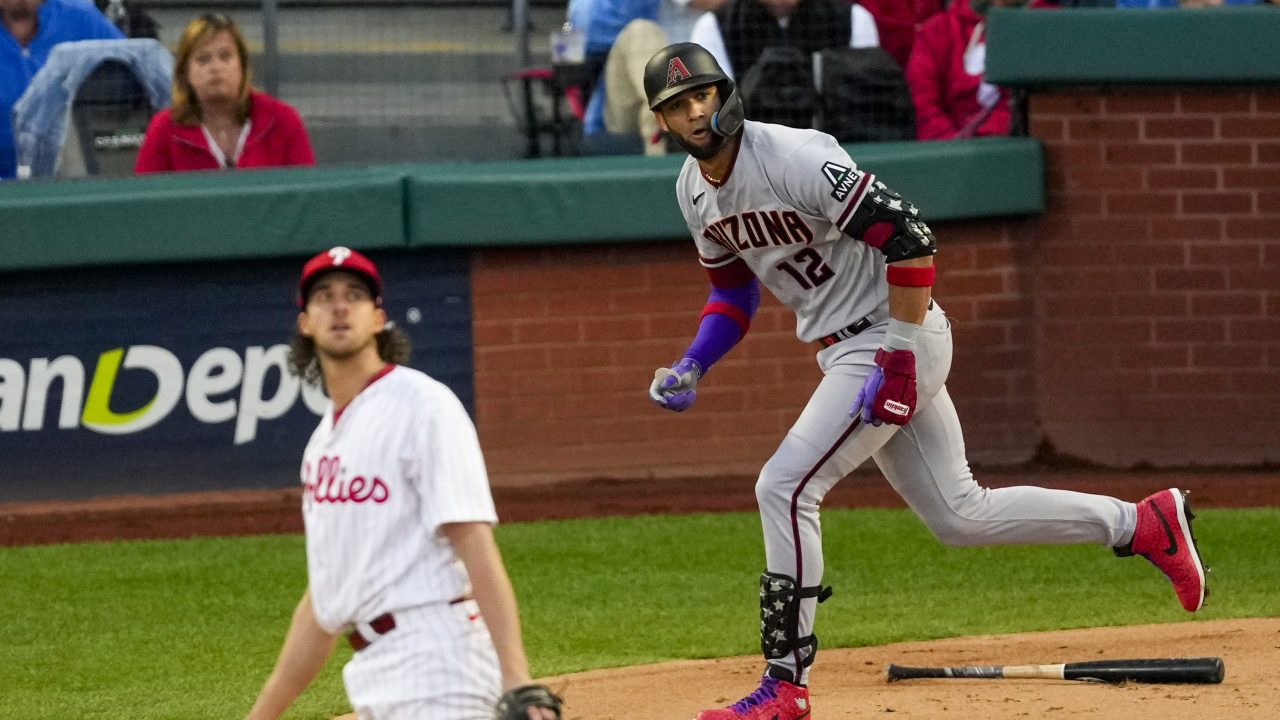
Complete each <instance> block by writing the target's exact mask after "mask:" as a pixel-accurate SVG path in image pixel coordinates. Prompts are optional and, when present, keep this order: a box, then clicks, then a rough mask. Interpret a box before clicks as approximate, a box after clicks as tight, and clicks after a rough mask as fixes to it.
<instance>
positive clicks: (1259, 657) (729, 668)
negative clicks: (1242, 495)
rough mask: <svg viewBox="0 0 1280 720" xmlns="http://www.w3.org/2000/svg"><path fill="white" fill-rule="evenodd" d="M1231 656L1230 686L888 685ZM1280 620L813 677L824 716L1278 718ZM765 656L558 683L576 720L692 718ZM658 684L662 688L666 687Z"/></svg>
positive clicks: (909, 659) (993, 648) (912, 646)
mask: <svg viewBox="0 0 1280 720" xmlns="http://www.w3.org/2000/svg"><path fill="white" fill-rule="evenodd" d="M1209 656H1216V657H1222V658H1224V660H1225V663H1226V668H1227V674H1226V679H1225V680H1224V681H1223V683H1222V684H1221V685H1140V684H1125V685H1116V686H1113V685H1101V684H1094V683H1085V682H1070V681H1062V680H910V681H904V682H899V683H894V684H893V685H890V684H888V683H887V682H885V673H884V669H885V666H886V665H888V664H889V663H891V662H896V663H899V664H907V665H927V666H937V665H991V664H1040V663H1051V662H1068V661H1084V660H1099V659H1107V658H1127V657H1209ZM1277 659H1280V619H1274V618H1273V619H1267V620H1231V621H1227V620H1219V621H1207V622H1194V623H1180V624H1175V625H1144V626H1135V627H1121V628H1103V629H1089V630H1065V631H1057V632H1046V633H1026V634H1022V635H1001V636H983V637H972V638H954V639H950V640H936V641H932V642H913V643H901V644H897V645H884V646H880V647H870V648H854V649H841V650H824V651H822V653H821V656H820V659H819V662H818V664H816V665H814V671H813V676H812V677H811V678H810V680H811V682H810V687H811V688H812V691H811V693H812V694H811V697H810V700H811V701H812V703H813V715H812V717H813V718H814V719H815V720H817V719H819V718H821V719H824V720H825V719H826V718H868V719H870V718H901V719H902V720H920V719H928V720H933V719H939V720H942V719H945V720H1005V719H1006V718H1008V719H1011V720H1012V719H1017V720H1022V719H1023V718H1027V719H1029V720H1037V719H1040V718H1071V719H1072V720H1077V719H1086V718H1087V719H1089V720H1149V719H1153V720H1154V719H1158V720H1227V719H1228V718H1229V719H1230V720H1274V718H1275V717H1277V713H1278V712H1280V711H1277V708H1280V687H1277V684H1276V682H1275V681H1274V678H1273V677H1272V676H1271V668H1273V667H1275V663H1276V660H1277ZM759 673H760V659H759V658H758V657H750V658H729V659H722V660H705V661H682V662H674V663H664V664H661V665H644V666H639V667H630V668H622V669H619V670H592V671H590V672H584V673H576V674H573V675H563V676H560V677H554V678H550V679H548V680H547V682H548V683H549V684H550V685H551V686H552V687H553V688H554V689H556V690H557V691H558V692H562V693H563V695H564V697H565V699H566V711H567V712H566V713H565V717H566V718H568V719H569V720H687V719H688V718H692V717H693V716H694V715H695V714H697V712H698V710H701V709H703V708H705V707H716V706H721V705H725V704H728V703H732V702H734V701H735V700H737V699H738V697H740V696H742V695H746V694H747V693H748V692H750V691H751V690H752V689H754V688H755V685H756V678H757V677H758V676H759ZM655 688H661V689H662V690H660V691H657V692H655Z"/></svg>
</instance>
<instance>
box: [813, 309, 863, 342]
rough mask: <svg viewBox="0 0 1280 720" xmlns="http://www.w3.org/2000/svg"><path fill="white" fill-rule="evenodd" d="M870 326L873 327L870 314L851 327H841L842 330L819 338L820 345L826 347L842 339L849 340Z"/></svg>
mask: <svg viewBox="0 0 1280 720" xmlns="http://www.w3.org/2000/svg"><path fill="white" fill-rule="evenodd" d="M869 327H871V316H870V315H868V316H866V317H864V318H862V319H861V320H859V321H858V322H856V323H854V324H852V325H850V326H849V327H846V328H841V329H840V330H837V331H835V332H833V333H831V334H830V335H827V336H826V337H822V338H818V345H820V346H822V347H824V348H829V347H831V346H832V345H835V344H836V343H838V342H840V341H841V340H848V339H849V338H851V337H853V336H854V335H857V334H858V333H860V332H862V331H863V330H866V329H867V328H869Z"/></svg>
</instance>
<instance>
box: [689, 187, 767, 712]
mask: <svg viewBox="0 0 1280 720" xmlns="http://www.w3.org/2000/svg"><path fill="white" fill-rule="evenodd" d="M706 194H707V191H706V190H703V191H702V192H700V193H698V194H697V195H694V196H693V204H694V205H697V204H698V201H699V200H701V199H702V196H703V195H706ZM773 720H778V718H774V719H773Z"/></svg>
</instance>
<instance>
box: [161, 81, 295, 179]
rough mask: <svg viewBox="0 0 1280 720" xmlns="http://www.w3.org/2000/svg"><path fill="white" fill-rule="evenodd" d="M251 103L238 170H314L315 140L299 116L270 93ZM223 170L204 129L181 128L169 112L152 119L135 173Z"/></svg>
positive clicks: (256, 96)
mask: <svg viewBox="0 0 1280 720" xmlns="http://www.w3.org/2000/svg"><path fill="white" fill-rule="evenodd" d="M250 98H251V99H250V102H251V109H250V111H249V123H250V125H249V137H248V138H247V139H246V140H245V143H244V150H243V151H242V152H241V153H240V158H239V160H238V161H237V162H236V165H235V166H236V167H237V168H249V167H273V166H281V165H315V164H316V156H315V153H314V152H312V150H311V140H310V138H308V137H307V131H306V128H305V127H303V124H302V118H301V117H299V116H298V111H297V110H294V109H293V107H292V106H290V105H288V104H286V103H284V102H281V101H279V100H277V99H275V98H273V97H271V96H270V95H267V94H266V93H262V92H256V91H255V92H253V93H251V95H250ZM219 167H220V165H219V164H218V160H217V158H216V157H214V155H213V152H212V151H211V150H210V149H209V142H208V140H207V139H206V138H205V135H204V131H203V130H202V129H201V127H200V125H178V124H177V123H175V122H174V121H173V110H172V109H171V108H166V109H165V110H162V111H160V112H159V113H158V114H157V115H156V116H155V117H154V118H152V119H151V125H150V126H149V127H148V128H147V137H146V139H145V140H143V142H142V149H141V150H140V151H139V152H138V162H137V165H136V167H135V169H136V171H137V172H140V173H147V172H170V171H174V170H217V169H219Z"/></svg>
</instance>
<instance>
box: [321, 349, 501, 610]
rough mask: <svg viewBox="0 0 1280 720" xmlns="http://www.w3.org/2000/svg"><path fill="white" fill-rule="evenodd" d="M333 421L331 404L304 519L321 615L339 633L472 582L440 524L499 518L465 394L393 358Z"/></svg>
mask: <svg viewBox="0 0 1280 720" xmlns="http://www.w3.org/2000/svg"><path fill="white" fill-rule="evenodd" d="M384 372H385V374H382V375H379V376H375V378H374V380H373V381H371V382H370V384H369V385H367V386H366V387H365V388H364V389H363V390H361V391H360V393H359V394H357V395H356V396H355V398H354V399H352V401H351V402H350V403H349V404H348V405H347V407H346V408H344V409H343V411H342V412H341V413H340V414H339V416H338V419H337V422H336V423H335V422H334V417H333V404H332V402H331V403H330V405H329V407H328V408H327V409H326V410H325V414H324V417H322V418H321V419H320V425H319V426H318V427H317V428H316V430H315V432H314V433H312V435H311V441H310V442H309V443H307V449H306V452H305V453H304V455H303V459H302V489H303V493H302V515H303V519H304V521H305V524H306V533H307V572H308V576H309V581H310V584H311V599H312V604H313V605H314V608H315V614H316V619H317V620H318V621H319V623H320V625H321V627H323V628H324V629H325V630H327V631H329V632H339V631H341V630H342V629H343V628H344V627H346V626H348V625H351V624H354V623H356V622H368V621H370V620H373V619H374V618H376V617H378V616H379V615H381V614H383V613H385V612H390V611H395V610H402V609H405V608H410V607H415V606H418V605H423V604H425V603H430V602H438V601H448V600H452V599H454V598H457V597H459V596H461V595H464V594H466V592H467V591H468V589H469V582H468V580H467V576H466V571H465V569H464V568H463V565H462V561H461V560H459V559H458V557H457V555H456V554H455V553H454V551H453V546H452V545H450V544H449V542H448V540H446V539H445V538H444V536H443V535H441V534H440V533H439V532H437V531H438V530H439V528H440V526H441V525H443V524H445V523H451V522H487V523H496V522H497V515H496V514H495V512H494V507H493V497H492V495H491V494H490V491H489V480H488V475H487V473H486V472H485V466H484V458H483V456H482V455H481V453H480V443H479V440H478V439H477V437H476V430H475V425H474V424H473V423H472V422H471V418H470V417H469V416H468V415H467V412H466V410H465V409H464V408H463V407H462V403H461V402H459V401H458V398H457V397H456V396H455V395H454V394H453V392H452V391H450V390H449V388H447V387H446V386H444V385H443V384H441V383H439V382H437V381H436V380H433V379H431V378H430V377H428V376H426V375H424V374H423V373H421V372H418V371H417V370H414V369H412V368H407V367H402V366H398V365H389V366H388V371H384Z"/></svg>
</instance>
